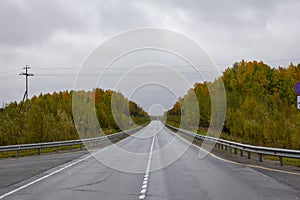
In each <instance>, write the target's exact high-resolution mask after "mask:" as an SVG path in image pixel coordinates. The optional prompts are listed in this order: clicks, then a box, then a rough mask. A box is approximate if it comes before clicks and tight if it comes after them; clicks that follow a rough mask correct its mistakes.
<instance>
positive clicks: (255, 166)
mask: <svg viewBox="0 0 300 200" xmlns="http://www.w3.org/2000/svg"><path fill="white" fill-rule="evenodd" d="M169 132H170V133H172V134H176V133H174V132H173V131H170V130H169ZM179 138H180V139H181V140H182V141H183V142H186V143H188V144H189V145H191V146H193V147H195V148H197V149H199V150H200V151H204V152H206V153H207V154H209V155H210V156H212V157H213V158H215V159H218V160H221V161H223V162H227V163H232V164H235V165H240V166H245V167H250V168H251V167H252V168H257V169H263V170H267V171H273V172H278V173H284V174H291V175H297V176H300V173H298V172H292V171H285V170H280V169H273V168H269V167H263V166H258V165H252V164H244V163H239V162H235V161H232V160H227V159H225V158H221V157H219V156H217V155H215V154H213V153H211V152H209V151H206V150H205V149H203V148H202V147H199V146H198V145H196V144H193V143H190V142H189V141H187V140H186V139H185V138H183V137H181V136H179Z"/></svg>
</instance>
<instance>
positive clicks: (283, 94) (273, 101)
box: [166, 60, 300, 149]
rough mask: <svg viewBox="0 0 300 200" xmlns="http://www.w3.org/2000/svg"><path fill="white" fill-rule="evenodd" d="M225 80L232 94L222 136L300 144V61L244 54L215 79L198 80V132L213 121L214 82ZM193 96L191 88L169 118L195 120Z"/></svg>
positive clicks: (282, 145)
mask: <svg viewBox="0 0 300 200" xmlns="http://www.w3.org/2000/svg"><path fill="white" fill-rule="evenodd" d="M219 81H223V83H224V86H225V89H226V98H227V110H226V118H225V124H224V128H223V133H222V134H221V137H222V138H225V139H230V140H234V141H237V142H243V143H249V144H253V145H262V146H270V147H279V148H291V149H300V131H299V127H300V110H298V109H297V95H296V94H295V93H294V91H293V86H294V83H295V82H297V81H300V64H298V65H294V64H292V63H291V64H290V65H289V66H288V67H285V68H284V67H278V68H271V67H270V66H268V65H267V64H265V63H263V62H257V61H253V62H246V61H244V60H243V61H241V62H238V63H235V64H234V65H233V66H232V67H228V68H227V69H226V70H225V71H224V72H223V73H222V76H221V77H219V78H218V79H216V80H215V81H214V82H203V83H196V84H195V85H194V88H193V89H191V90H193V91H194V92H195V93H196V96H197V100H198V105H199V110H200V117H199V127H198V132H201V133H204V132H205V131H206V130H207V128H208V127H209V126H210V123H211V120H212V118H211V98H210V93H209V90H208V88H209V87H210V88H214V87H217V86H216V85H217V84H218V82H219ZM189 96H190V94H189V93H188V94H186V95H185V96H184V97H183V98H180V99H179V100H178V101H177V102H176V104H175V105H174V107H173V108H172V109H171V110H169V111H168V112H166V115H167V122H168V123H169V124H173V125H176V126H179V124H180V121H181V119H185V121H189V119H188V118H189V115H188V112H189V110H186V109H185V107H184V104H188V102H189V100H188V98H189ZM185 102H186V103H185ZM182 110H185V112H184V113H182ZM190 116H191V115H190ZM181 117H182V118H181ZM185 121H183V123H184V122H185ZM181 123H182V122H181ZM191 126H192V125H191V124H190V127H191ZM187 128H188V127H187Z"/></svg>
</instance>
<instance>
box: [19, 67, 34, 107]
mask: <svg viewBox="0 0 300 200" xmlns="http://www.w3.org/2000/svg"><path fill="white" fill-rule="evenodd" d="M23 69H25V72H22V73H20V75H21V76H25V78H26V83H25V84H26V86H25V87H26V90H25V93H24V96H23V101H22V104H21V108H20V109H22V105H23V102H24V100H25V99H26V102H27V101H28V76H33V74H30V73H28V70H29V69H30V67H28V65H26V67H24V68H23ZM26 111H27V103H26Z"/></svg>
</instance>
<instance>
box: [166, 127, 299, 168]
mask: <svg viewBox="0 0 300 200" xmlns="http://www.w3.org/2000/svg"><path fill="white" fill-rule="evenodd" d="M168 125H171V126H174V127H178V125H177V126H175V123H168ZM197 133H198V134H200V135H204V136H205V135H206V133H207V129H206V128H199V129H198V132H197ZM182 136H183V135H182ZM220 138H221V139H225V140H230V141H236V142H241V141H240V140H239V139H237V138H232V137H230V136H228V135H226V134H221V137H220ZM194 143H196V144H197V145H201V142H200V141H197V140H196V139H194ZM215 149H217V148H216V147H215ZM220 150H221V149H220ZM221 151H226V150H225V149H223V150H221ZM244 154H245V155H244V157H246V156H247V155H246V152H245V153H244ZM232 156H238V155H235V154H232ZM251 159H257V160H258V155H257V154H256V153H251ZM263 160H270V161H276V162H278V163H280V161H279V156H270V155H263ZM282 161H283V165H284V166H286V165H287V166H293V167H300V159H296V158H284V157H283V158H282Z"/></svg>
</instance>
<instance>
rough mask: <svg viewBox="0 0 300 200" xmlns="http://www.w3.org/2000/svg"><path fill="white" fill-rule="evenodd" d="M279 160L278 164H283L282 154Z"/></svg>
mask: <svg viewBox="0 0 300 200" xmlns="http://www.w3.org/2000/svg"><path fill="white" fill-rule="evenodd" d="M279 162H280V166H283V160H282V156H279Z"/></svg>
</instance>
